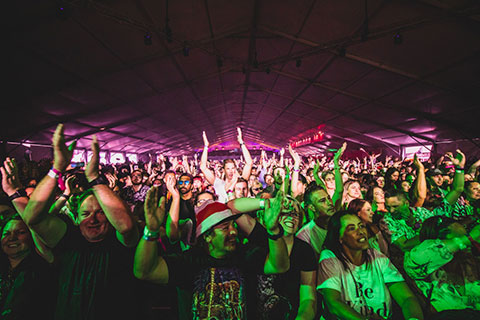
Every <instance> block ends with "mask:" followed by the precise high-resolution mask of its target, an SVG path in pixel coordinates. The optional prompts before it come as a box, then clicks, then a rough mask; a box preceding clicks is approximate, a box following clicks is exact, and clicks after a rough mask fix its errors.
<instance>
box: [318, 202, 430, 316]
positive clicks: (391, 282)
mask: <svg viewBox="0 0 480 320" xmlns="http://www.w3.org/2000/svg"><path fill="white" fill-rule="evenodd" d="M324 247H325V250H323V251H322V253H321V255H320V264H319V269H318V282H317V290H320V292H321V294H322V295H323V298H324V301H325V305H326V307H327V313H328V315H326V316H325V317H326V318H327V319H328V318H335V319H337V318H338V319H385V318H390V317H391V316H392V299H391V296H390V295H392V296H393V298H394V299H395V301H396V302H397V303H398V304H399V305H400V307H401V309H402V313H403V316H404V317H405V319H411V318H416V319H423V314H422V310H421V308H420V305H419V303H418V301H417V299H416V298H415V296H414V295H413V293H412V292H411V291H410V289H409V288H408V286H407V285H406V284H405V281H404V279H403V277H402V276H401V275H400V273H399V272H398V270H397V269H396V268H395V267H394V266H393V265H392V264H391V263H390V260H389V259H388V258H387V257H386V256H385V255H383V254H382V253H380V252H379V251H377V250H374V249H371V248H369V244H368V233H367V230H366V227H365V224H364V223H363V222H362V221H361V220H360V218H359V217H357V216H356V215H354V214H352V213H350V212H349V211H339V212H337V213H335V214H334V215H333V216H332V217H331V218H330V221H329V223H328V232H327V236H326V239H325V242H324ZM332 315H333V317H332Z"/></svg>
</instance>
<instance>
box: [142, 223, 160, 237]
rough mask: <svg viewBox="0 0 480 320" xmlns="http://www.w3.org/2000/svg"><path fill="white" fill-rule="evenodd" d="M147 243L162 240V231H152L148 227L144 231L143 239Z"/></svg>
mask: <svg viewBox="0 0 480 320" xmlns="http://www.w3.org/2000/svg"><path fill="white" fill-rule="evenodd" d="M142 238H143V239H144V240H146V241H157V240H158V238H160V231H150V230H149V229H148V228H147V226H145V228H144V229H143V237H142Z"/></svg>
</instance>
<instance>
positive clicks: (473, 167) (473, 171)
mask: <svg viewBox="0 0 480 320" xmlns="http://www.w3.org/2000/svg"><path fill="white" fill-rule="evenodd" d="M478 167H480V159H478V160H477V161H475V162H474V163H473V164H472V165H471V166H470V169H468V174H470V175H471V176H472V177H473V178H474V179H475V178H476V174H477V169H478Z"/></svg>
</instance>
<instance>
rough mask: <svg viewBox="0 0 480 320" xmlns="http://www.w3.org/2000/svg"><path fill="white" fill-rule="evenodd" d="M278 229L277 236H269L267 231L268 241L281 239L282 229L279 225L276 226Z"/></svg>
mask: <svg viewBox="0 0 480 320" xmlns="http://www.w3.org/2000/svg"><path fill="white" fill-rule="evenodd" d="M278 229H279V232H278V233H277V234H270V233H269V232H268V231H267V237H268V239H270V240H278V239H280V238H281V237H283V227H282V226H281V225H280V224H279V225H278Z"/></svg>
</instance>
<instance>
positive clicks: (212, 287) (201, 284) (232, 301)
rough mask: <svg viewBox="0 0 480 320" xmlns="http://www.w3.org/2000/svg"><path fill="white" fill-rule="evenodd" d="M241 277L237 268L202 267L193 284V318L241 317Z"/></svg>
mask: <svg viewBox="0 0 480 320" xmlns="http://www.w3.org/2000/svg"><path fill="white" fill-rule="evenodd" d="M244 291H245V280H244V278H243V275H242V274H241V273H240V271H239V269H237V268H210V269H204V270H202V271H201V272H200V273H199V275H198V277H197V278H196V279H195V283H194V288H193V302H192V313H193V319H245V314H246V307H245V292H244Z"/></svg>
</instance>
